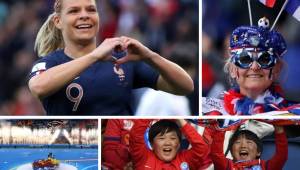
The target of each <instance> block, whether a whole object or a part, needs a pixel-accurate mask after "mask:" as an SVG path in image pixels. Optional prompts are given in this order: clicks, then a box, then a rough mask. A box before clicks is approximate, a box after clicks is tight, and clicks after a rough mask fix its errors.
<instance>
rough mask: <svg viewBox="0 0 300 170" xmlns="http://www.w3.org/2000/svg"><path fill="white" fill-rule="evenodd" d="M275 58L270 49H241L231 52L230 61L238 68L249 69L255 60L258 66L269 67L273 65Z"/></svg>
mask: <svg viewBox="0 0 300 170" xmlns="http://www.w3.org/2000/svg"><path fill="white" fill-rule="evenodd" d="M255 53H257V55H256V56H254V54H255ZM277 59H278V57H277V56H276V55H275V54H274V53H272V52H270V51H262V52H254V51H249V50H245V49H242V51H237V52H232V57H231V62H232V63H234V64H235V65H236V66H238V67H240V68H243V69H249V68H250V67H251V66H252V64H253V62H254V61H256V62H257V64H258V66H259V67H260V68H262V69H269V68H272V67H274V66H275V64H276V62H277Z"/></svg>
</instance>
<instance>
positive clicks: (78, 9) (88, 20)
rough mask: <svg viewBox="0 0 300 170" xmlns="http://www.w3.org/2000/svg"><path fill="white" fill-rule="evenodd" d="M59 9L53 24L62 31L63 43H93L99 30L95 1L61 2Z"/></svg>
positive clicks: (63, 0)
mask: <svg viewBox="0 0 300 170" xmlns="http://www.w3.org/2000/svg"><path fill="white" fill-rule="evenodd" d="M61 7H62V8H61V11H59V13H58V15H56V16H55V17H54V23H55V25H56V27H57V28H58V29H60V30H61V31H62V35H63V37H64V41H65V43H68V42H75V43H78V44H86V43H90V42H95V37H96V34H97V32H98V29H99V15H98V12H97V7H96V2H95V0H76V1H74V0H62V4H61Z"/></svg>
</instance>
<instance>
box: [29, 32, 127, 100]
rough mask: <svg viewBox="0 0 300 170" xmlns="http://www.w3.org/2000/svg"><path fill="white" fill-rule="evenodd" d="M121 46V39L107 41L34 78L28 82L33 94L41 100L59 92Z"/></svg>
mask: <svg viewBox="0 0 300 170" xmlns="http://www.w3.org/2000/svg"><path fill="white" fill-rule="evenodd" d="M121 44H122V41H121V40H120V38H111V39H106V40H104V41H103V42H102V44H101V45H100V46H98V47H97V48H96V49H95V50H93V51H92V52H91V53H89V54H86V55H84V56H82V57H78V58H76V59H74V60H72V61H70V62H66V63H64V64H60V65H57V66H54V67H52V68H49V69H47V70H46V71H44V72H42V73H41V74H37V75H35V76H33V77H32V78H31V79H30V80H29V82H28V86H29V89H30V91H31V93H32V94H33V95H34V96H36V97H38V98H40V99H41V98H44V97H47V96H49V95H51V94H53V93H55V92H57V91H58V90H59V89H61V88H62V87H64V86H65V85H66V84H67V83H69V82H71V81H72V80H73V79H74V78H76V77H77V76H78V75H79V74H80V73H81V72H83V71H84V70H85V69H86V68H88V67H89V66H90V65H92V64H93V63H95V62H96V61H103V60H107V59H109V58H110V52H111V51H112V49H113V48H114V47H116V46H118V45H121Z"/></svg>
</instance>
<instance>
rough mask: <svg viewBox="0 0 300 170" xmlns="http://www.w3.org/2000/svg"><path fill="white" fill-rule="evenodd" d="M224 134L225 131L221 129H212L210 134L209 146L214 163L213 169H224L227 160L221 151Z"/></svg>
mask: <svg viewBox="0 0 300 170" xmlns="http://www.w3.org/2000/svg"><path fill="white" fill-rule="evenodd" d="M224 136H225V132H223V131H217V130H216V131H214V133H213V134H212V139H213V141H212V144H211V146H210V156H211V159H212V161H213V164H214V169H215V170H224V169H226V166H227V163H228V160H227V158H226V157H225V155H224V152H223V145H224Z"/></svg>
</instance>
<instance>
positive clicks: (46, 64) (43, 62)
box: [28, 57, 58, 80]
mask: <svg viewBox="0 0 300 170" xmlns="http://www.w3.org/2000/svg"><path fill="white" fill-rule="evenodd" d="M56 65H58V64H57V62H56V61H55V60H53V59H51V58H50V57H44V58H41V59H39V60H38V61H36V62H35V63H34V64H33V66H32V69H31V71H30V73H29V76H28V80H30V79H31V78H32V77H34V76H36V75H38V74H40V73H42V72H44V71H46V70H48V69H49V68H51V67H54V66H56Z"/></svg>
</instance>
